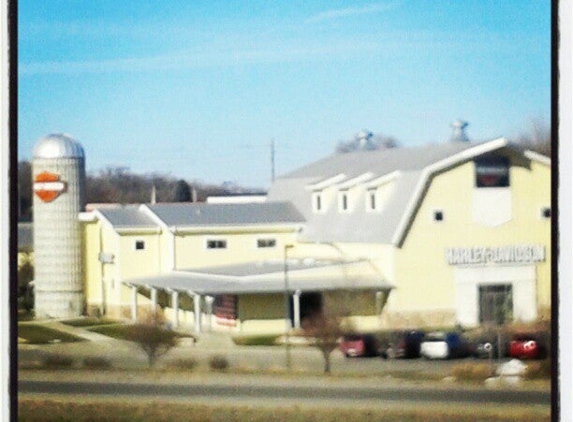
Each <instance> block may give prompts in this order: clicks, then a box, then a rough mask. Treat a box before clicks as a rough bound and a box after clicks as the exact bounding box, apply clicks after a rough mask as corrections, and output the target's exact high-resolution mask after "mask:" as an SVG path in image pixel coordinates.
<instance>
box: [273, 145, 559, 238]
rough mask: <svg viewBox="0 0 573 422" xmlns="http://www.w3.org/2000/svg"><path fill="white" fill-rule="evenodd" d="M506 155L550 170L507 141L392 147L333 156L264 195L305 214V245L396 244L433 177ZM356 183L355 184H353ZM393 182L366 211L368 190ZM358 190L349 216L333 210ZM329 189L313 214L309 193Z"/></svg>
mask: <svg viewBox="0 0 573 422" xmlns="http://www.w3.org/2000/svg"><path fill="white" fill-rule="evenodd" d="M501 150H506V151H508V152H509V153H513V154H519V155H521V156H524V157H525V158H526V159H528V160H535V161H538V162H541V163H543V164H545V165H550V161H549V159H548V158H546V157H544V156H541V155H539V154H535V153H532V152H530V151H523V149H521V148H520V147H518V146H515V145H512V144H510V143H509V142H508V141H507V140H506V139H504V138H499V139H495V140H492V141H487V142H480V143H471V142H448V143H443V144H429V145H425V146H422V147H416V148H392V149H382V150H376V151H356V152H351V153H344V154H334V155H331V156H329V157H326V158H324V159H321V160H319V161H317V162H315V163H311V164H309V165H307V166H304V167H302V168H300V169H298V170H295V171H293V172H290V173H288V174H286V175H284V176H282V177H280V178H278V179H277V180H275V183H274V184H273V186H272V187H271V189H270V191H269V193H268V200H269V201H277V200H283V201H284V200H288V201H291V202H292V203H293V204H294V205H295V207H296V208H297V209H298V210H299V211H300V212H301V213H302V214H303V216H304V217H305V219H306V221H307V224H306V226H305V230H304V232H303V233H302V234H301V237H300V240H302V241H309V242H359V243H362V242H366V243H383V244H393V245H400V244H401V242H402V241H403V239H404V236H405V234H406V231H407V228H408V226H409V224H410V223H411V221H412V218H413V216H414V212H415V209H416V207H417V206H418V205H419V204H420V201H421V200H422V199H423V194H424V191H425V189H426V188H427V186H428V183H429V182H430V179H431V177H432V176H433V175H435V174H437V173H439V172H441V171H444V170H447V169H448V168H451V167H454V166H457V165H460V164H463V163H464V162H467V161H470V160H473V159H474V158H476V157H478V156H481V155H485V154H490V153H495V152H497V151H501ZM357 181H358V182H357ZM390 181H391V182H392V184H393V186H392V189H391V193H390V194H389V197H388V198H387V199H386V201H385V204H384V207H383V209H381V210H380V211H379V212H368V211H367V210H366V205H365V204H366V198H365V195H367V193H368V189H372V188H374V187H376V186H377V185H382V184H385V183H388V182H390ZM357 184H358V185H361V186H362V189H361V190H357V194H358V195H359V197H357V198H353V200H352V201H353V203H354V204H355V206H354V208H353V209H352V210H351V212H347V213H342V212H340V211H339V209H338V207H337V205H336V201H337V198H336V192H340V191H342V190H345V189H348V188H349V187H352V186H355V185H357ZM328 189H331V191H332V192H334V194H331V195H330V196H328V197H325V198H323V200H324V201H326V200H328V201H330V202H329V204H324V207H323V208H324V211H323V212H313V209H312V195H313V192H323V191H326V190H328Z"/></svg>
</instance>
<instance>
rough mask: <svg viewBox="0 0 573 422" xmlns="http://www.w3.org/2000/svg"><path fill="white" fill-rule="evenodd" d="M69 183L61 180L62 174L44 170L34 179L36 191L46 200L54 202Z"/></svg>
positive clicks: (39, 196)
mask: <svg viewBox="0 0 573 422" xmlns="http://www.w3.org/2000/svg"><path fill="white" fill-rule="evenodd" d="M67 187H68V185H67V183H66V182H63V181H61V180H60V176H58V175H57V174H54V173H48V172H47V171H44V172H42V173H40V174H38V175H37V176H36V178H35V179H34V193H35V194H36V195H37V196H38V198H40V199H41V200H42V201H44V202H52V201H53V200H54V199H56V198H57V197H58V196H60V194H62V193H64V192H65V191H66V189H67Z"/></svg>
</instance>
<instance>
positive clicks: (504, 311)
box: [479, 284, 513, 325]
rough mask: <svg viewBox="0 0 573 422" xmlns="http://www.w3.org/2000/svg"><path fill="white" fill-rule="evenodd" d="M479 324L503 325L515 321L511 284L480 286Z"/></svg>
mask: <svg viewBox="0 0 573 422" xmlns="http://www.w3.org/2000/svg"><path fill="white" fill-rule="evenodd" d="M479 313H480V317H479V322H480V323H481V324H484V323H493V324H496V325H501V324H503V323H505V322H508V321H512V320H513V290H512V286H511V284H493V285H487V286H479Z"/></svg>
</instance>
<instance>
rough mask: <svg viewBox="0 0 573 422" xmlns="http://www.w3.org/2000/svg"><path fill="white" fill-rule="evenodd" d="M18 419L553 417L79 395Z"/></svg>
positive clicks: (29, 407)
mask: <svg viewBox="0 0 573 422" xmlns="http://www.w3.org/2000/svg"><path fill="white" fill-rule="evenodd" d="M18 420H20V421H46V422H48V421H62V422H63V421H70V422H71V421H74V422H76V421H78V422H82V421H111V420H113V421H118V422H121V421H130V422H131V421H139V422H147V421H149V422H151V421H154V422H160V421H175V420H176V421H196V422H199V421H201V422H203V421H229V422H230V421H233V422H243V421H244V422H247V421H248V422H259V421H260V422H279V421H281V422H282V421H296V422H303V421H314V422H335V421H352V422H373V421H385V422H398V421H400V422H402V421H405V422H408V421H425V422H477V421H498V422H519V421H532V422H533V421H535V422H545V421H550V420H551V409H550V408H549V406H543V407H538V406H521V407H518V406H511V407H503V406H440V405H416V406H408V407H401V406H387V405H383V404H381V405H379V406H375V407H372V406H371V407H359V408H337V407H334V408H323V407H314V406H312V407H311V406H299V405H290V406H289V405H282V406H281V405H272V406H261V405H257V404H256V403H253V404H249V405H234V406H233V405H225V404H221V403H217V404H214V405H212V406H208V405H201V404H188V403H181V402H166V401H161V402H157V401H154V400H148V399H145V400H144V399H142V400H134V401H131V402H127V401H121V400H119V399H106V400H102V399H92V398H89V397H87V396H85V397H80V398H75V399H74V398H62V399H44V398H26V397H19V399H18Z"/></svg>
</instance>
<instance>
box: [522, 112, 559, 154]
mask: <svg viewBox="0 0 573 422" xmlns="http://www.w3.org/2000/svg"><path fill="white" fill-rule="evenodd" d="M514 141H515V142H517V143H518V144H520V145H522V146H523V147H524V148H528V149H531V150H533V151H535V152H538V153H540V154H543V155H546V156H548V157H551V144H552V139H551V126H550V125H547V124H546V123H545V122H544V121H543V120H542V119H539V118H535V119H531V121H530V123H529V130H528V131H527V132H525V133H522V134H521V135H519V136H518V137H517V138H516V139H514Z"/></svg>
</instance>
